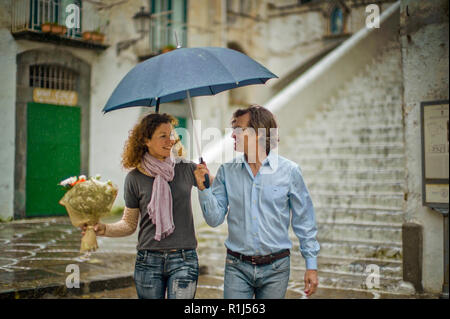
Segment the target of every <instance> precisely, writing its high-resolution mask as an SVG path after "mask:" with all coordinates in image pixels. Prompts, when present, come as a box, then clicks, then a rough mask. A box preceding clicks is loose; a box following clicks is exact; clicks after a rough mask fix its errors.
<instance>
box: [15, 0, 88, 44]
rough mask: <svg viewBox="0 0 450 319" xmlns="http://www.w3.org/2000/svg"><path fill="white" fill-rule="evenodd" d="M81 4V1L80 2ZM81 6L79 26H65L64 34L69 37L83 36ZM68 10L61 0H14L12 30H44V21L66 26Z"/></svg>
mask: <svg viewBox="0 0 450 319" xmlns="http://www.w3.org/2000/svg"><path fill="white" fill-rule="evenodd" d="M80 4H81V2H80ZM81 9H82V8H80V12H79V13H80V14H79V18H80V23H79V25H78V26H79V28H78V29H77V28H67V27H66V28H65V30H66V32H65V33H60V34H61V35H62V36H65V37H69V38H81V37H82V32H81V16H82V12H81V11H82V10H81ZM65 17H66V12H65V8H63V7H62V5H61V1H59V0H15V1H13V15H12V32H13V33H14V32H20V31H27V30H31V31H39V32H42V31H43V30H42V25H43V24H44V23H51V24H55V25H56V24H58V25H61V26H65Z"/></svg>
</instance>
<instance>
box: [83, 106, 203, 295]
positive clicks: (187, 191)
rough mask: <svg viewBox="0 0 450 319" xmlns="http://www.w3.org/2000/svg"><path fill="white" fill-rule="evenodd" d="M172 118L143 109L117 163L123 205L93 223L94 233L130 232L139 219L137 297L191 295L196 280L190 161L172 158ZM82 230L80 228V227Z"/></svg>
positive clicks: (111, 235) (112, 235)
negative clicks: (108, 220) (116, 214)
mask: <svg viewBox="0 0 450 319" xmlns="http://www.w3.org/2000/svg"><path fill="white" fill-rule="evenodd" d="M174 125H176V119H175V118H174V117H172V116H170V115H168V114H158V113H157V114H149V115H147V116H145V117H144V118H143V119H142V120H141V121H140V122H139V123H138V124H137V125H136V126H135V127H134V128H133V130H132V131H131V132H130V135H129V137H128V140H127V142H126V144H125V147H124V152H123V155H122V165H123V167H124V168H126V169H131V171H130V172H129V173H128V174H127V176H126V178H125V185H124V198H125V210H124V214H123V217H122V219H121V220H120V221H118V222H117V223H114V224H102V223H98V224H97V225H96V226H95V227H94V229H95V231H96V233H97V235H99V236H107V237H122V236H128V235H131V234H133V233H134V231H135V230H136V228H137V224H138V220H139V237H138V245H137V250H138V252H137V256H136V265H135V272H134V280H135V283H136V291H137V294H138V297H139V298H152V299H163V298H164V297H165V295H166V292H167V297H168V298H170V299H172V298H194V296H195V292H196V289H197V279H198V258H197V253H196V248H197V239H196V237H195V230H194V221H193V216H192V207H191V189H192V186H193V185H195V186H197V183H196V180H195V177H194V170H195V169H196V164H195V163H192V162H186V161H184V162H178V163H175V162H174V159H173V158H172V156H171V154H172V147H173V146H174V145H175V144H176V143H177V141H175V138H174V131H173V129H174ZM83 230H84V228H83Z"/></svg>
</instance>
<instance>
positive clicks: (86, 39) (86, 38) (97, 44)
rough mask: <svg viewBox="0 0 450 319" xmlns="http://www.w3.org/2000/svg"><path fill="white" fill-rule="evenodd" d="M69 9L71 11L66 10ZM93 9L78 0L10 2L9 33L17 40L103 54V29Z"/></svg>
mask: <svg viewBox="0 0 450 319" xmlns="http://www.w3.org/2000/svg"><path fill="white" fill-rule="evenodd" d="M69 6H70V7H69ZM96 13H97V12H96V9H95V8H93V7H92V5H90V3H86V5H85V6H83V5H82V2H81V0H74V1H65V0H15V1H12V19H11V33H12V35H13V36H14V38H15V39H16V40H30V41H40V42H47V43H53V44H59V45H66V46H71V47H78V48H86V49H94V50H105V49H106V48H108V45H107V44H105V37H104V33H102V32H101V30H102V29H103V27H104V25H105V24H103V23H101V22H100V21H101V18H100V16H99V15H98V14H96Z"/></svg>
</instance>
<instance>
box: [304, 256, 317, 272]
mask: <svg viewBox="0 0 450 319" xmlns="http://www.w3.org/2000/svg"><path fill="white" fill-rule="evenodd" d="M305 262H306V270H317V258H316V257H309V258H305Z"/></svg>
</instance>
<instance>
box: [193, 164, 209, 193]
mask: <svg viewBox="0 0 450 319" xmlns="http://www.w3.org/2000/svg"><path fill="white" fill-rule="evenodd" d="M205 174H208V175H209V181H210V183H209V184H210V185H211V184H212V181H213V179H214V177H213V176H211V174H210V173H209V169H208V167H206V164H204V163H203V164H197V169H196V170H195V171H194V176H195V179H196V180H197V187H198V189H199V190H201V191H202V190H204V189H205V185H203V183H204V182H205Z"/></svg>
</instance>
